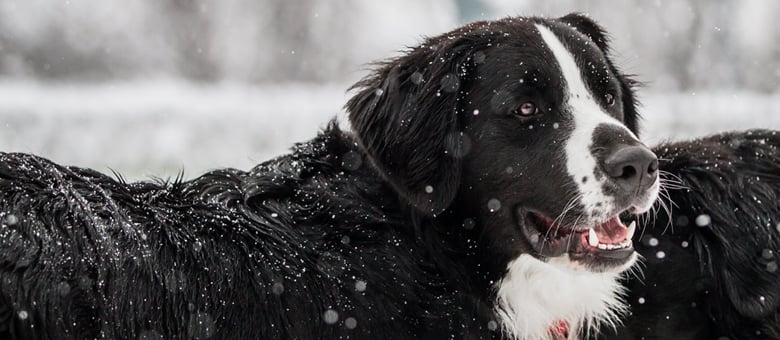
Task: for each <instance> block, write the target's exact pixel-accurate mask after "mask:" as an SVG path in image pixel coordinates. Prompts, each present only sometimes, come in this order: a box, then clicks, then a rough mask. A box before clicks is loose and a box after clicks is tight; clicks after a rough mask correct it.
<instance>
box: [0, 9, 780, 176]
mask: <svg viewBox="0 0 780 340" xmlns="http://www.w3.org/2000/svg"><path fill="white" fill-rule="evenodd" d="M572 11H579V12H583V13H587V14H589V15H590V16H591V17H593V18H594V19H596V20H597V21H598V22H600V23H601V24H602V25H603V26H604V27H606V28H607V30H608V31H609V33H610V34H611V36H612V38H613V48H614V51H615V55H616V61H617V62H618V64H619V65H622V68H623V70H624V71H626V72H627V73H632V74H636V75H637V78H638V79H639V80H641V81H642V82H644V83H645V87H644V88H643V89H642V90H641V92H640V99H641V101H642V102H643V107H642V109H641V112H642V114H643V116H644V118H645V120H644V128H643V131H644V132H643V137H644V139H645V140H646V141H647V142H648V143H657V142H659V141H663V140H674V139H680V138H687V137H691V136H700V135H704V134H708V133H712V132H716V131H722V130H730V129H742V128H749V127H762V128H775V129H780V109H778V107H780V25H779V24H778V22H777V19H776V18H777V16H778V14H780V2H778V1H773V0H746V1H727V0H655V1H646V0H632V1H609V0H585V1H583V0H559V1H543V0H537V1H528V0H526V1H521V0H428V1H418V0H396V1H382V2H379V1H362V0H135V1H124V0H101V1H79V0H0V150H2V151H21V152H31V153H35V154H39V155H43V156H45V157H48V158H51V159H53V160H55V161H57V162H61V163H65V164H72V165H79V166H85V167H92V168H96V169H98V170H100V171H104V172H105V171H108V170H109V169H114V170H117V171H119V172H121V173H123V174H125V175H126V177H128V178H131V179H141V178H146V177H148V176H149V175H156V176H160V177H175V176H176V175H177V173H178V172H179V171H184V174H185V177H188V178H191V177H194V176H197V175H198V174H200V173H202V172H203V171H206V170H208V169H213V168H219V167H238V168H243V169H248V168H250V167H251V166H253V165H254V164H256V163H258V162H260V161H263V160H266V159H268V158H270V157H272V156H274V155H277V154H280V153H282V152H285V150H286V149H287V148H289V146H290V145H291V143H293V142H296V141H304V140H306V139H308V138H311V137H312V136H314V134H315V133H316V132H317V130H318V128H320V127H322V126H323V125H324V124H326V123H327V122H328V121H329V120H330V119H331V118H333V117H334V116H335V115H336V114H337V113H339V112H340V111H341V107H342V105H343V104H344V103H345V101H346V100H347V98H348V93H346V92H345V91H346V89H347V87H349V85H350V84H352V83H353V82H355V81H357V80H358V79H360V78H361V77H362V76H364V75H365V74H366V73H367V69H368V64H369V63H370V62H371V61H375V60H378V59H383V58H388V57H392V56H395V55H398V53H399V51H402V50H403V49H404V48H405V47H406V46H412V45H415V44H416V43H417V42H419V41H420V39H421V37H422V36H428V35H436V34H439V33H443V32H446V31H449V30H451V29H453V28H455V27H456V26H458V25H460V24H463V23H466V22H470V21H473V20H483V19H494V18H501V17H505V16H512V15H547V16H560V15H564V14H566V13H568V12H572Z"/></svg>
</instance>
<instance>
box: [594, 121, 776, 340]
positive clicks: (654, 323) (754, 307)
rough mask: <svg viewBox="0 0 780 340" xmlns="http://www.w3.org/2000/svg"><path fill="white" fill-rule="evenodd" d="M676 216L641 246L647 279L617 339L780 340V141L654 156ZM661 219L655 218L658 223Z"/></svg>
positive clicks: (725, 140) (707, 142)
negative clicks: (662, 173) (657, 159)
mask: <svg viewBox="0 0 780 340" xmlns="http://www.w3.org/2000/svg"><path fill="white" fill-rule="evenodd" d="M655 152H656V154H657V155H658V157H659V159H660V161H661V164H660V166H661V169H662V170H664V171H666V175H665V176H664V175H662V177H665V180H666V181H667V188H668V197H667V198H668V200H669V201H672V202H674V205H673V206H672V207H671V214H669V211H664V210H663V209H662V210H661V211H660V212H659V214H658V215H657V216H656V218H650V219H649V222H650V223H649V224H648V225H647V226H646V227H645V230H644V231H642V232H641V234H640V232H637V236H635V237H634V243H635V247H636V249H637V251H638V252H639V253H640V254H642V255H643V256H644V257H645V259H646V260H645V261H644V262H645V263H644V265H643V266H641V267H643V273H644V274H643V275H641V276H639V277H638V278H633V279H631V280H630V281H628V282H626V286H627V288H628V289H629V297H628V301H629V303H630V304H631V310H632V315H630V316H628V317H627V318H626V319H625V326H624V327H621V328H620V329H619V332H618V333H619V334H618V335H614V336H612V337H609V338H610V339H681V340H684V339H766V340H769V339H780V268H778V265H780V132H778V131H766V130H752V131H747V132H739V133H737V132H733V133H724V134H719V135H714V136H711V137H707V138H702V139H697V140H693V141H687V142H677V143H669V144H662V145H659V146H657V147H656V148H655ZM649 217H652V216H649Z"/></svg>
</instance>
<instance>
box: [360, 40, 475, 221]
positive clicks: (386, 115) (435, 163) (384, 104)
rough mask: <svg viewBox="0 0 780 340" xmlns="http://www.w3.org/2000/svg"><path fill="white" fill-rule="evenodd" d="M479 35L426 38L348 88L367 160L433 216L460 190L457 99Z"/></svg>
mask: <svg viewBox="0 0 780 340" xmlns="http://www.w3.org/2000/svg"><path fill="white" fill-rule="evenodd" d="M477 39H478V38H477V37H476V36H474V37H469V36H468V35H467V34H457V35H456V34H453V35H452V36H442V37H439V38H433V39H429V40H428V41H426V42H425V43H424V44H423V45H421V46H418V47H416V48H414V49H412V50H411V51H410V52H408V53H407V54H406V55H403V56H401V57H399V58H396V59H393V60H390V61H387V62H385V63H382V64H380V65H379V67H378V68H377V69H375V71H374V72H373V73H372V74H370V75H369V76H368V77H366V78H364V79H363V80H361V81H360V82H358V83H357V84H355V85H354V86H353V87H352V89H357V90H358V92H357V94H355V96H354V97H352V99H350V100H349V102H348V103H347V106H346V108H347V111H348V112H349V120H350V123H351V124H352V128H353V132H354V133H355V134H356V137H357V139H358V141H359V142H360V143H361V145H362V146H363V148H364V149H365V150H366V152H367V153H368V155H369V156H370V158H371V161H372V163H373V164H374V165H375V166H376V168H378V169H379V171H380V172H381V173H382V175H383V176H384V177H385V179H386V180H387V181H388V182H389V183H390V184H391V185H392V186H393V187H394V188H395V190H396V191H397V192H398V193H399V194H400V195H401V196H402V197H404V198H405V199H406V200H408V202H409V203H410V204H411V205H412V206H414V207H416V208H417V209H418V210H420V211H422V212H425V213H429V214H433V215H435V214H438V213H440V212H442V211H443V210H444V209H446V208H447V207H448V206H449V204H450V203H451V202H452V200H453V198H454V197H455V194H456V191H457V190H458V186H459V182H460V175H461V167H460V159H459V156H460V155H462V154H463V153H462V152H461V149H462V147H463V145H462V144H461V134H460V131H461V130H460V128H461V127H460V123H459V118H458V115H459V110H460V108H461V105H460V103H459V100H460V98H462V97H463V95H464V93H465V92H464V91H465V83H466V82H467V81H468V76H469V73H470V71H471V69H472V67H473V63H474V60H475V59H476V61H477V62H481V60H480V59H484V55H480V54H481V53H477V54H476V55H475V54H474V51H475V48H476V40H477Z"/></svg>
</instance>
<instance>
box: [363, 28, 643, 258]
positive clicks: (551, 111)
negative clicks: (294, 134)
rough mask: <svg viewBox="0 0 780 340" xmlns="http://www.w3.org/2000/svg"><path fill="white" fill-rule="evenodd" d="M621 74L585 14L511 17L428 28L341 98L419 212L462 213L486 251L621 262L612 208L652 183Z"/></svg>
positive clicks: (376, 157)
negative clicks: (420, 39) (433, 33)
mask: <svg viewBox="0 0 780 340" xmlns="http://www.w3.org/2000/svg"><path fill="white" fill-rule="evenodd" d="M631 85H632V84H631V82H630V81H629V80H628V79H627V78H626V77H625V76H624V75H622V74H620V73H619V71H618V70H617V69H616V67H615V66H614V65H613V64H612V62H611V61H610V60H609V55H608V46H607V43H606V39H605V37H604V34H603V32H602V30H601V29H600V28H599V27H598V26H597V25H596V24H595V23H593V22H592V21H591V20H590V19H588V18H586V17H583V16H579V15H570V16H566V17H563V18H561V19H557V20H550V19H537V18H532V19H523V18H514V19H504V20H501V21H495V22H481V23H474V24H471V25H468V26H465V27H463V28H461V29H458V30H456V31H453V32H450V33H447V34H444V35H442V36H440V37H436V38H432V39H429V40H428V41H427V42H426V43H425V44H423V45H422V46H419V47H417V48H415V49H413V50H412V51H411V52H410V53H408V54H407V55H405V56H402V57H400V58H398V59H396V60H393V61H390V62H389V63H387V64H386V65H385V66H384V67H382V68H380V69H379V70H378V72H377V73H376V74H374V75H373V76H371V77H369V78H366V79H365V80H364V81H362V82H361V83H359V84H358V85H357V86H358V87H360V88H362V92H360V93H358V94H357V95H356V96H355V97H354V98H353V99H352V100H351V101H350V103H349V104H348V110H349V112H350V120H351V123H352V126H353V128H354V131H355V133H356V135H357V137H358V139H359V140H360V142H361V144H362V145H363V146H364V148H365V149H366V150H367V152H368V154H369V155H370V156H371V159H372V161H373V163H374V165H375V166H376V167H377V168H378V169H379V170H380V171H381V172H382V173H383V175H384V176H385V178H386V179H387V180H388V181H389V182H390V183H391V184H392V185H393V187H394V188H395V189H396V190H397V191H398V192H399V193H400V194H401V195H402V196H403V197H404V198H406V199H407V200H408V201H409V202H410V203H411V204H412V205H413V206H415V207H417V208H418V209H419V210H420V211H423V212H427V213H430V214H434V215H435V214H438V213H440V212H442V211H443V210H446V209H447V208H453V207H454V206H457V207H455V208H457V209H459V211H461V212H462V213H465V214H467V215H468V214H472V215H473V218H474V219H475V220H476V221H477V223H478V224H479V225H480V228H481V230H482V235H483V237H481V239H482V242H483V244H484V245H485V246H486V247H489V248H492V250H491V251H492V252H494V253H496V254H497V255H498V256H497V257H496V261H500V262H503V263H506V262H508V261H509V260H511V259H513V258H516V257H518V256H519V255H521V254H531V255H533V256H535V257H537V258H539V259H542V260H544V261H559V260H560V261H565V262H566V265H568V266H570V267H573V268H583V269H586V270H590V271H596V272H602V271H622V270H624V269H625V268H627V267H628V266H630V265H631V264H632V263H633V261H634V260H635V258H636V255H635V253H634V251H633V248H632V246H631V242H630V234H631V233H632V228H629V227H627V226H626V225H624V224H623V223H622V222H621V220H620V219H619V215H621V214H623V213H639V212H644V211H646V210H648V209H649V208H650V206H651V205H652V204H653V202H654V201H655V199H656V197H657V193H658V180H657V177H658V174H657V172H658V171H657V160H656V157H655V155H654V154H653V153H652V152H651V151H650V150H649V149H648V148H646V147H645V146H644V145H642V144H641V143H640V142H639V140H638V138H637V137H636V135H635V133H636V123H637V122H636V121H637V119H638V117H637V114H636V111H635V107H634V106H635V104H634V99H633V93H632V89H631ZM453 202H454V203H453ZM467 217H468V218H471V216H467Z"/></svg>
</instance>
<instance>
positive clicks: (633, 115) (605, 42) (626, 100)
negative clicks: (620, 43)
mask: <svg viewBox="0 0 780 340" xmlns="http://www.w3.org/2000/svg"><path fill="white" fill-rule="evenodd" d="M559 20H560V21H561V22H563V23H565V24H567V25H569V26H571V27H572V28H574V29H576V30H577V31H579V32H580V33H582V34H584V35H585V36H587V37H588V38H590V40H592V41H593V42H594V43H595V44H596V46H598V48H599V49H600V50H601V51H602V52H603V53H604V56H605V57H606V58H607V63H608V64H609V67H610V68H611V69H612V72H613V73H614V74H616V75H617V77H618V81H620V91H621V92H622V93H623V98H622V102H623V123H624V124H625V125H626V127H627V128H628V129H629V130H631V131H632V132H633V133H634V134H636V135H637V136H638V135H639V119H640V116H639V112H638V111H637V106H638V102H637V100H636V93H635V89H636V88H637V87H639V83H638V82H637V81H635V80H634V79H632V78H631V77H630V76H628V75H625V74H623V73H622V72H620V70H619V69H618V68H617V67H616V66H615V63H613V62H612V52H611V50H610V47H609V36H607V32H606V30H604V28H602V27H601V25H599V24H598V23H596V22H595V21H593V19H591V18H590V17H588V16H586V15H584V14H581V13H571V14H569V15H566V16H564V17H561V18H560V19H559Z"/></svg>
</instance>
